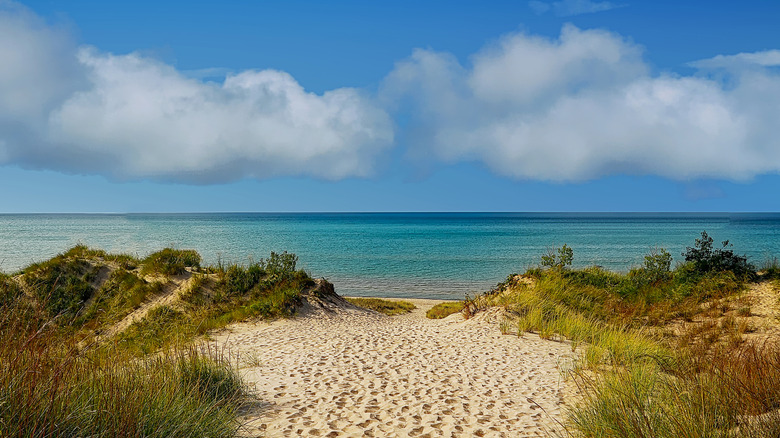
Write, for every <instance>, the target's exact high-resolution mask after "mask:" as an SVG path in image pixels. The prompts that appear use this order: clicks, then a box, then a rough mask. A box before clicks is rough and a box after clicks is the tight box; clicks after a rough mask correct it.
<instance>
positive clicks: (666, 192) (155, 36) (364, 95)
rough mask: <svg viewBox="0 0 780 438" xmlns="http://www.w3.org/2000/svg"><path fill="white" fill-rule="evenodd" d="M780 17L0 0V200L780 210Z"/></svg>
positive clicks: (537, 8)
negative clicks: (779, 132) (17, 0)
mask: <svg viewBox="0 0 780 438" xmlns="http://www.w3.org/2000/svg"><path fill="white" fill-rule="evenodd" d="M421 3H422V4H421ZM777 22H780V5H775V4H774V2H764V1H753V2H740V3H735V2H731V1H715V2H713V1H709V2H697V1H687V2H679V1H644V2H630V1H629V2H606V1H589V0H560V1H541V0H535V1H530V2H528V1H495V2H473V1H446V2H411V1H393V2H384V1H375V2H364V1H341V2H302V1H285V2H272V1H268V2H240V1H221V2H206V1H201V2H175V1H168V2H152V1H135V2H121V3H120V2H99V1H69V2H54V1H27V2H23V3H15V2H8V1H5V0H0V59H3V61H2V62H0V65H2V66H0V185H1V186H2V187H3V202H2V203H1V204H0V212H158V211H159V212H181V211H778V210H779V208H778V207H780V201H778V200H779V199H780V197H778V196H777V195H776V194H777V192H778V189H780V175H778V171H779V170H780V136H779V135H777V130H778V126H780V51H778V50H779V49H780V38H778V37H779V36H780V32H779V31H778V30H776V27H777V26H776V23H777Z"/></svg>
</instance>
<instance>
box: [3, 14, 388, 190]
mask: <svg viewBox="0 0 780 438" xmlns="http://www.w3.org/2000/svg"><path fill="white" fill-rule="evenodd" d="M0 59H3V60H4V67H3V68H2V69H0V157H2V158H3V162H5V163H14V164H18V165H22V166H27V167H38V168H48V169H54V170H60V171H66V172H84V173H91V174H104V175H108V176H111V177H115V178H120V179H138V178H145V179H156V180H170V181H179V182H188V183H210V182H223V181H230V180H235V179H240V178H247V177H249V178H268V177H273V176H280V175H304V176H313V177H318V178H325V179H339V178H345V177H352V176H367V175H369V174H371V172H372V169H373V166H374V162H375V160H376V158H377V155H378V154H380V153H381V152H382V151H383V150H385V149H387V148H388V147H390V146H391V145H392V142H393V126H392V121H391V120H390V118H389V116H388V115H387V114H386V113H385V112H384V110H382V109H381V108H379V107H378V106H376V105H375V104H374V103H373V102H372V100H371V98H370V97H368V96H365V95H364V94H363V93H361V92H360V91H358V90H356V89H350V88H343V89H337V90H332V91H328V92H325V93H323V94H322V95H316V94H313V93H309V92H306V91H305V90H304V89H303V87H302V86H301V85H300V84H298V83H297V82H296V81H295V79H294V78H293V77H291V76H290V75H289V74H287V73H284V72H280V71H275V70H263V71H244V72H241V73H238V74H235V75H228V76H227V77H226V78H225V80H224V81H223V82H221V83H217V82H203V81H201V80H198V79H194V78H190V77H187V75H185V74H184V73H182V72H179V71H177V70H176V69H174V68H173V67H171V66H170V65H166V64H164V63H161V62H158V61H155V60H152V59H148V58H144V57H142V56H140V55H138V54H129V55H112V54H107V53H101V52H100V51H98V50H96V49H93V48H80V49H79V48H76V47H75V45H74V44H73V43H72V42H71V41H70V40H69V38H68V35H67V33H65V32H60V31H57V30H56V29H53V28H51V27H49V26H47V25H45V24H44V23H42V22H41V21H40V20H39V19H37V18H36V17H35V16H34V15H32V14H31V13H29V12H28V11H26V10H25V9H24V8H22V7H20V6H17V5H15V4H11V3H2V4H0ZM7 60H10V62H6V61H7Z"/></svg>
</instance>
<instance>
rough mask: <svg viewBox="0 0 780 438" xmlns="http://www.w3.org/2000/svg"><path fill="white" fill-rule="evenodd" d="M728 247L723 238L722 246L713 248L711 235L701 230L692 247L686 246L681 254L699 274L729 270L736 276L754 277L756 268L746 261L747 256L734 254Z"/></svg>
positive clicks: (727, 242) (726, 241)
mask: <svg viewBox="0 0 780 438" xmlns="http://www.w3.org/2000/svg"><path fill="white" fill-rule="evenodd" d="M729 247H731V245H729V241H728V240H725V241H723V247H722V248H718V249H713V245H712V237H710V236H709V235H708V234H707V232H706V231H702V232H701V239H696V242H695V244H694V246H693V248H691V247H688V248H686V250H685V252H684V253H683V254H682V255H683V256H684V257H685V261H686V262H690V263H692V264H693V267H694V270H695V271H696V272H697V273H699V274H706V273H709V272H723V271H731V272H733V273H734V275H736V276H738V277H742V278H753V277H755V275H756V268H755V267H754V266H753V265H752V264H750V263H748V261H747V257H746V256H739V255H736V254H734V251H732V250H730V249H727V248H729Z"/></svg>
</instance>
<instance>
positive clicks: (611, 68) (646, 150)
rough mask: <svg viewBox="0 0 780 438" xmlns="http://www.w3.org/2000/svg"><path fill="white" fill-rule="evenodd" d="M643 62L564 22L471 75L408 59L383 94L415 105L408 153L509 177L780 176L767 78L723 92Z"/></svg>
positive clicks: (445, 63) (509, 40) (773, 100)
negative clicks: (551, 34) (653, 70)
mask: <svg viewBox="0 0 780 438" xmlns="http://www.w3.org/2000/svg"><path fill="white" fill-rule="evenodd" d="M641 55H642V50H641V48H640V47H638V46H636V45H635V44H633V43H632V42H630V41H628V40H626V39H624V38H621V37H620V36H619V35H616V34H613V33H609V32H606V31H600V30H580V29H578V28H576V27H574V26H571V25H567V26H565V27H564V28H563V30H562V32H561V34H560V36H559V37H558V38H557V39H546V38H540V37H535V36H531V35H526V34H516V35H510V36H507V37H505V38H504V39H502V40H501V41H500V42H499V43H498V44H496V45H493V46H491V47H488V48H485V49H483V50H481V51H480V52H479V53H477V54H475V55H474V56H473V57H472V59H471V65H470V66H463V65H461V64H460V63H459V62H458V61H457V60H456V59H455V58H454V57H452V56H451V55H448V54H446V53H439V52H433V51H430V50H417V51H415V52H414V54H413V55H412V56H411V57H410V58H409V59H407V60H405V61H402V62H400V63H398V64H397V66H396V68H395V70H394V71H393V72H392V73H391V74H390V75H389V76H388V78H387V79H386V82H385V87H384V93H385V96H390V97H394V98H397V99H402V98H405V99H408V100H410V101H411V102H412V108H413V111H414V113H415V117H414V121H415V123H413V124H412V125H413V126H412V127H411V128H410V133H411V137H412V146H411V147H412V151H411V153H412V155H415V156H426V157H427V156H433V157H435V159H437V160H443V161H445V162H458V161H476V162H481V163H484V164H485V165H487V166H488V167H489V168H490V169H492V170H493V171H495V172H497V173H499V174H502V175H506V176H509V177H513V178H518V179H535V180H546V181H560V182H568V181H583V180H588V179H594V178H599V177H602V176H606V175H612V174H637V175H646V174H652V175H659V176H663V177H667V178H671V179H677V180H690V179H697V178H715V179H719V178H725V179H731V180H747V179H750V178H752V177H753V176H755V175H757V174H762V173H767V172H777V171H778V170H780V140H778V139H779V138H780V136H778V135H777V132H776V126H779V125H780V124H779V123H778V122H780V120H778V119H780V104H778V103H777V102H780V76H778V74H777V73H776V72H773V71H771V70H768V69H763V70H750V71H743V72H741V73H739V75H738V76H736V77H733V78H729V81H728V84H725V83H723V82H721V81H718V80H715V79H713V78H709V77H707V76H705V75H696V76H690V77H683V76H677V75H670V74H662V75H652V74H650V73H649V68H648V66H647V65H646V64H645V63H644V61H643V60H642V57H641ZM759 58H761V56H759Z"/></svg>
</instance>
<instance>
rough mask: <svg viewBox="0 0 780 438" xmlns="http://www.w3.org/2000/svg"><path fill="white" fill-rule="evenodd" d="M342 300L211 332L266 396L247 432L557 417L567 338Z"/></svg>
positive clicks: (456, 430)
mask: <svg viewBox="0 0 780 438" xmlns="http://www.w3.org/2000/svg"><path fill="white" fill-rule="evenodd" d="M411 301H414V302H415V304H416V305H417V306H418V310H416V311H415V312H413V313H412V314H409V315H404V316H397V317H388V316H384V315H380V314H376V313H374V312H366V311H360V310H355V309H339V310H337V311H335V312H326V311H319V312H309V314H308V315H306V316H303V317H298V318H296V319H294V320H290V321H281V322H276V323H271V324H267V323H259V324H239V325H235V326H233V327H232V328H231V329H230V330H227V331H223V332H221V333H218V334H217V335H215V336H214V338H215V341H216V342H217V344H218V345H219V346H221V347H226V348H227V349H228V351H230V352H231V354H235V355H237V357H238V360H239V363H240V364H241V367H242V373H243V375H244V376H245V377H246V379H247V380H248V381H249V383H250V385H253V386H255V387H256V389H257V394H258V397H259V398H260V399H261V400H262V402H261V403H260V405H259V406H257V407H255V408H254V409H253V410H251V412H249V413H248V414H247V416H246V417H245V420H246V421H247V423H248V425H247V434H248V435H250V436H256V435H263V436H268V437H284V436H368V437H371V436H375V437H394V436H397V437H406V436H412V437H414V436H429V437H438V436H445V437H450V436H452V437H457V436H461V437H471V436H495V437H504V436H506V437H510V436H511V437H525V436H541V435H543V433H544V430H545V429H547V430H549V429H550V428H551V427H553V426H554V425H555V422H554V421H553V419H552V417H555V418H560V414H561V412H562V409H563V406H562V402H563V394H564V386H565V383H564V381H563V378H562V375H561V372H560V370H559V367H565V366H566V365H565V364H567V363H570V358H571V356H572V352H571V348H570V346H569V345H567V344H564V343H560V342H552V341H545V340H542V339H540V338H538V337H537V336H534V335H526V336H525V337H523V338H518V337H517V336H510V335H501V333H500V332H499V328H498V325H497V324H496V323H494V322H488V321H484V320H483V321H474V320H473V319H472V320H469V321H463V320H462V317H460V315H453V316H451V317H449V318H447V319H444V320H438V321H435V320H429V319H426V318H425V316H424V315H425V310H426V309H427V308H430V307H431V306H432V305H433V304H434V303H435V302H436V301H430V300H411Z"/></svg>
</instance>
